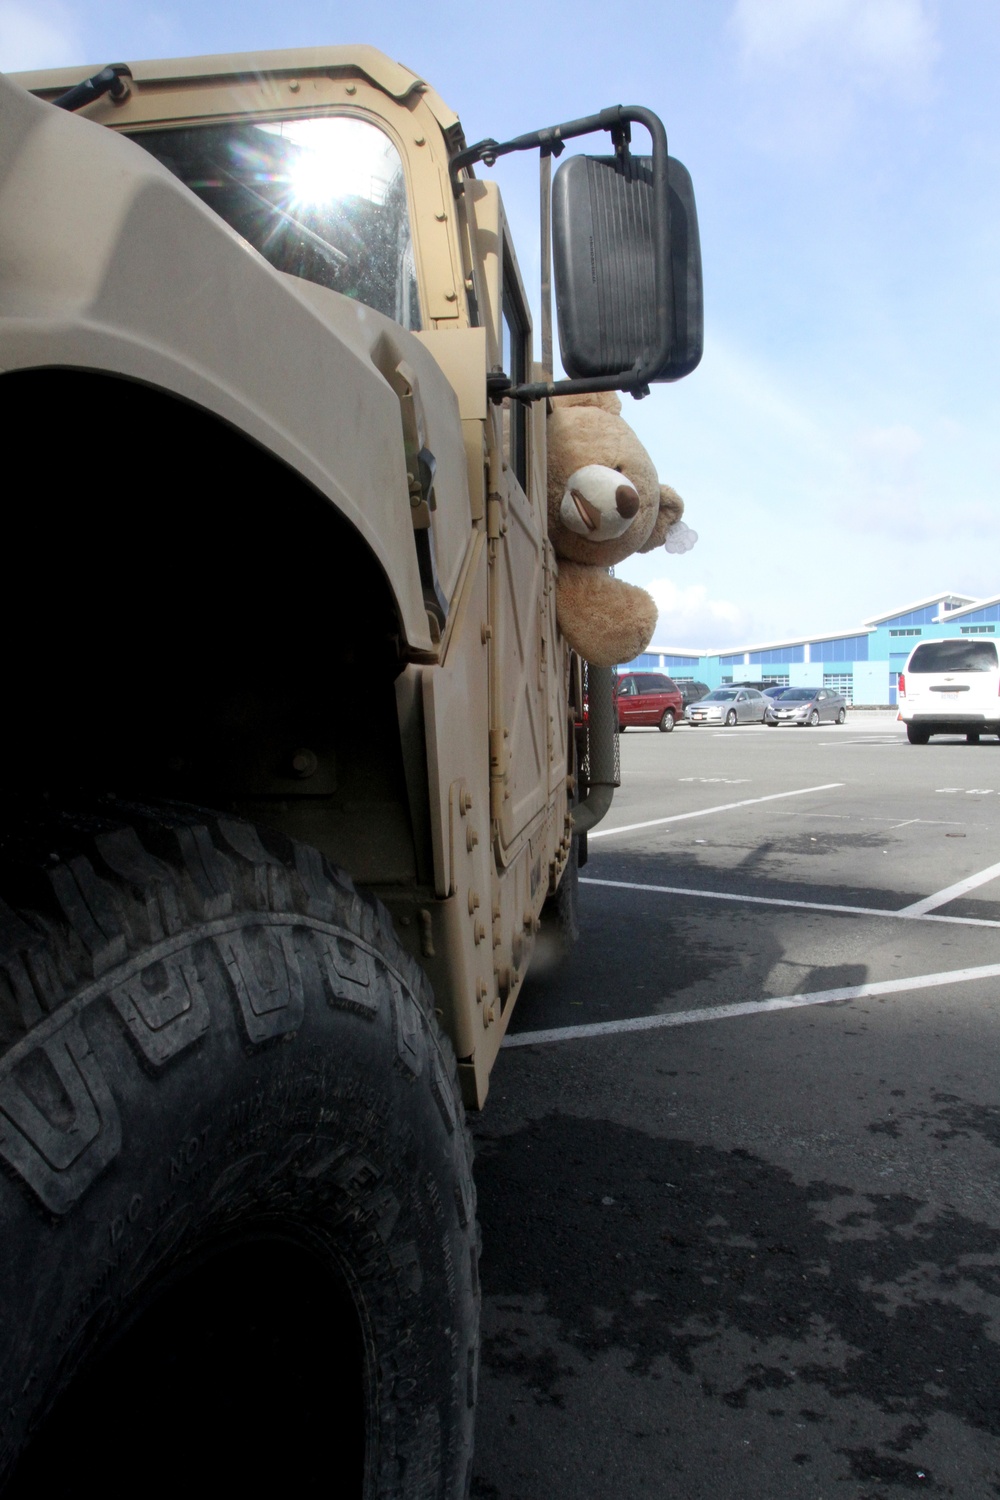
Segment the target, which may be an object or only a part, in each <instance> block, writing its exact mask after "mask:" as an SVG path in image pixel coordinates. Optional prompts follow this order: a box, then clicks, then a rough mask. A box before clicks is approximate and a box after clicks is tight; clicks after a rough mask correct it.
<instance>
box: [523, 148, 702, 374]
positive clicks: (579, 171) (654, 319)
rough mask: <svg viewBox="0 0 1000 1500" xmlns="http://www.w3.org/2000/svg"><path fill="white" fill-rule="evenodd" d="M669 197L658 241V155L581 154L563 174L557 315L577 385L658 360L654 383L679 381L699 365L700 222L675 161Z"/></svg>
mask: <svg viewBox="0 0 1000 1500" xmlns="http://www.w3.org/2000/svg"><path fill="white" fill-rule="evenodd" d="M666 196H667V213H668V220H667V224H666V226H660V228H661V233H660V234H659V235H658V234H657V233H656V229H657V225H656V207H655V199H654V192H653V161H652V158H651V157H648V156H630V157H626V158H625V159H624V160H623V159H622V157H621V155H618V156H574V157H571V158H570V159H569V160H568V161H565V162H564V163H563V165H562V166H561V167H560V168H559V170H558V172H556V174H555V178H554V180H553V184H552V237H553V262H554V266H553V269H554V271H555V291H556V315H557V318H558V323H559V348H560V352H561V354H562V362H563V367H564V368H565V370H566V373H567V375H568V376H569V377H570V378H571V379H593V378H595V377H600V376H610V375H619V374H622V375H623V374H625V373H626V372H628V371H629V370H633V369H636V368H641V367H642V366H646V367H647V368H648V367H649V364H650V361H651V360H655V361H656V363H655V366H654V368H653V369H651V370H650V373H649V374H648V375H647V377H646V378H647V380H680V379H681V378H682V376H684V375H689V374H690V373H691V371H692V370H693V369H694V368H695V366H696V365H697V364H698V361H699V360H700V359H701V354H702V347H703V339H704V334H703V329H704V317H703V303H702V280H701V245H700V242H699V239H698V215H697V211H696V209H695V202H694V188H693V186H692V183H691V177H690V174H689V172H688V170H687V168H686V167H684V166H683V165H682V164H681V163H680V162H679V161H677V160H676V159H675V158H674V157H670V158H669V159H668V164H667V195H666ZM664 227H665V228H666V233H663V228H664ZM657 242H659V247H662V249H660V250H659V254H661V255H662V261H661V263H660V265H659V285H660V286H661V287H662V288H663V289H664V293H665V297H666V302H667V308H666V311H667V316H668V320H669V326H670V335H669V339H668V340H667V341H666V347H665V348H664V345H663V343H662V342H661V325H660V321H659V316H658V308H657V295H656V294H657V270H658V266H657V261H658V258H659V257H658V243H657ZM664 353H665V356H666V357H665V358H662V356H663V355H664Z"/></svg>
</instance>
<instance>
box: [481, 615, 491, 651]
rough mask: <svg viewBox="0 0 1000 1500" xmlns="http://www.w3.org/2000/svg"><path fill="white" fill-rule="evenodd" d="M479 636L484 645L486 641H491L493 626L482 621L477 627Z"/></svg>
mask: <svg viewBox="0 0 1000 1500" xmlns="http://www.w3.org/2000/svg"><path fill="white" fill-rule="evenodd" d="M479 638H480V640H481V641H482V643H483V645H484V646H485V645H486V643H487V641H491V640H492V639H493V626H492V625H487V624H486V622H485V621H484V622H483V624H482V625H481V626H480V629H479Z"/></svg>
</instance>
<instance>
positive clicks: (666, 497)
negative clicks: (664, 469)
mask: <svg viewBox="0 0 1000 1500" xmlns="http://www.w3.org/2000/svg"><path fill="white" fill-rule="evenodd" d="M683 514H684V501H683V500H682V499H681V497H680V495H678V493H677V491H676V490H672V489H671V488H670V486H669V484H661V485H660V509H659V511H658V513H657V517H656V520H655V522H654V523H653V529H652V531H651V532H650V533H649V536H648V537H647V538H646V540H645V541H644V542H643V544H642V546H641V547H640V548H639V551H640V552H652V550H653V548H654V547H662V546H663V543H664V542H665V541H666V539H667V532H668V531H669V530H670V528H671V526H673V524H674V522H675V521H679V520H680V518H681V516H682V515H683Z"/></svg>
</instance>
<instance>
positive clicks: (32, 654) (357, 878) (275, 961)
mask: <svg viewBox="0 0 1000 1500" xmlns="http://www.w3.org/2000/svg"><path fill="white" fill-rule="evenodd" d="M89 71H90V73H91V75H92V76H91V78H90V79H89V80H88V78H87V72H88V70H85V69H66V70H61V71H57V72H54V73H50V74H47V75H22V77H21V79H20V80H19V81H11V80H8V79H4V78H0V400H2V403H3V405H2V409H3V413H4V421H5V430H6V433H7V434H8V442H7V451H6V457H7V474H8V483H7V487H6V490H5V507H4V525H5V528H6V535H5V541H6V543H7V546H6V552H5V555H6V557H7V559H8V586H7V587H6V588H5V589H4V590H3V591H0V630H2V634H3V639H4V640H5V642H6V643H7V651H6V654H5V677H4V690H5V691H4V705H5V710H6V713H5V733H4V735H3V736H2V737H0V848H2V850H3V855H4V858H3V867H4V880H5V883H4V884H3V886H2V887H0V1222H2V1224H3V1226H4V1230H5V1246H6V1258H5V1269H4V1270H3V1271H2V1272H0V1331H2V1336H0V1470H2V1471H3V1472H4V1473H6V1474H8V1475H9V1474H10V1473H11V1471H12V1467H13V1476H14V1477H13V1480H12V1484H13V1486H14V1488H13V1490H12V1491H11V1493H15V1494H16V1493H18V1492H20V1493H22V1494H27V1495H37V1494H40V1493H59V1492H60V1490H61V1488H62V1489H64V1490H66V1491H68V1492H73V1493H76V1492H79V1491H81V1490H83V1489H85V1488H86V1487H87V1483H88V1480H90V1482H91V1483H90V1487H94V1485H95V1483H96V1482H101V1483H103V1474H102V1476H101V1479H100V1481H98V1480H96V1479H94V1478H93V1477H92V1476H91V1475H90V1474H89V1473H88V1472H86V1467H85V1463H86V1460H87V1455H88V1454H90V1455H94V1456H95V1457H94V1462H95V1463H96V1464H97V1465H98V1466H99V1467H100V1465H101V1464H102V1463H104V1462H105V1461H106V1456H107V1454H108V1452H109V1451H111V1450H112V1449H113V1451H114V1456H115V1462H116V1463H117V1465H118V1466H119V1469H120V1471H121V1472H122V1473H128V1474H129V1475H130V1482H131V1475H132V1474H133V1472H135V1473H140V1471H141V1474H142V1476H143V1477H142V1479H141V1481H140V1482H142V1483H144V1484H146V1487H148V1484H147V1478H148V1472H149V1469H150V1462H151V1460H152V1462H153V1464H154V1465H155V1468H156V1471H157V1475H156V1477H157V1478H158V1479H159V1481H160V1484H161V1487H162V1488H163V1489H165V1490H169V1492H170V1493H171V1494H173V1493H175V1491H176V1490H177V1489H178V1488H179V1487H180V1486H181V1485H184V1484H187V1483H189V1482H190V1464H191V1462H192V1458H193V1456H194V1455H197V1459H198V1461H199V1462H206V1461H207V1463H208V1465H209V1468H208V1470H207V1471H206V1472H207V1474H208V1476H209V1477H211V1478H215V1479H219V1480H220V1481H223V1480H224V1482H225V1483H226V1485H227V1487H229V1488H232V1487H234V1485H235V1486H236V1487H239V1486H241V1485H242V1486H243V1487H244V1488H246V1489H247V1490H248V1491H257V1490H259V1489H262V1488H263V1487H264V1486H268V1487H270V1486H272V1485H273V1487H274V1488H278V1487H279V1486H281V1487H282V1488H283V1489H287V1488H288V1487H289V1485H290V1486H291V1487H292V1488H294V1489H295V1490H296V1492H297V1493H298V1492H301V1493H307V1492H309V1491H310V1488H311V1487H315V1488H319V1487H320V1486H322V1487H323V1488H324V1489H326V1488H329V1487H330V1484H331V1483H333V1485H334V1487H336V1488H338V1489H340V1490H342V1491H343V1492H344V1493H351V1494H357V1495H359V1496H364V1500H432V1497H433V1500H467V1496H468V1492H469V1486H470V1480H471V1452H472V1414H473V1405H474V1400H475V1381H476V1360H477V1343H476V1339H477V1324H478V1307H479V1293H478V1279H477V1255H478V1241H477V1229H476V1223H475V1211H474V1209H475V1196H474V1190H473V1186H472V1179H471V1173H470V1148H469V1138H468V1134H467V1131H466V1127H465V1122H464V1116H463V1101H464V1103H465V1104H469V1105H473V1106H480V1105H482V1103H483V1101H484V1100H485V1097H486V1092H487V1088H488V1081H489V1075H490V1070H491V1068H492V1066H493V1064H494V1062H495V1060H496V1058H497V1055H498V1051H499V1047H500V1043H501V1040H502V1037H503V1035H504V1032H505V1030H506V1028H507V1026H508V1024H509V1022H510V1017H511V1013H512V1010H513V1007H514V1003H515V1001H516V999H517V997H518V995H519V993H520V990H521V986H522V984H523V981H524V977H525V975H526V973H527V971H528V966H529V964H530V962H531V959H532V954H533V952H534V949H535V946H536V942H537V941H538V939H539V937H541V938H542V940H543V941H545V940H546V929H548V930H549V931H548V936H549V937H550V939H551V945H552V946H553V947H554V948H558V947H559V946H560V945H561V944H565V943H566V942H568V941H570V940H571V939H572V938H573V936H575V931H576V911H575V895H576V884H575V882H576V868H577V862H578V858H579V857H581V848H582V846H581V840H582V839H584V838H585V835H586V830H587V829H588V828H589V827H591V826H593V824H594V823H595V822H597V821H598V820H599V818H600V817H601V816H603V814H604V812H605V811H606V810H607V807H608V805H609V804H610V799H611V795H612V787H613V786H614V785H616V784H617V765H616V757H615V754H614V750H615V745H614V742H613V727H612V728H610V729H609V730H608V732H607V734H605V735H604V737H603V740H601V743H598V740H599V739H600V738H601V736H600V734H599V733H598V731H597V729H595V726H599V725H601V724H606V725H610V726H613V722H614V715H613V712H612V705H611V674H610V672H605V673H604V675H603V676H602V675H601V674H600V673H598V672H595V673H592V674H591V676H590V678H589V695H590V700H589V731H585V730H584V729H583V728H582V726H583V724H584V719H585V714H584V706H585V696H584V691H585V690H584V674H583V669H582V665H581V664H580V663H579V662H578V661H576V660H575V659H573V658H572V657H571V653H570V652H569V650H568V648H567V646H566V643H565V642H564V641H563V639H562V637H561V635H560V633H559V631H558V628H557V622H556V614H555V582H556V576H557V563H556V559H555V556H554V553H553V550H552V546H551V544H550V542H549V540H548V537H547V534H546V495H545V491H546V483H545V476H546V449H545V441H546V439H545V400H544V398H545V397H547V396H548V395H551V394H553V393H557V392H558V391H560V390H565V389H566V388H567V386H569V387H572V388H573V389H581V388H585V389H612V388H614V389H624V390H633V392H635V393H641V391H642V390H644V389H645V387H646V385H647V383H648V382H649V381H650V380H659V379H673V378H676V377H677V374H678V373H680V372H683V370H685V369H687V368H691V367H693V365H692V361H693V362H694V363H696V362H697V357H698V354H699V352H700V344H699V342H698V341H699V339H700V266H699V264H698V262H697V226H696V221H695V218H694V205H693V198H692V197H691V196H690V192H689V180H688V179H687V178H686V174H683V170H682V171H681V174H677V173H676V172H675V173H674V175H673V176H672V177H671V176H669V174H668V164H667V157H666V136H665V133H664V131H663V127H662V125H661V124H660V122H659V121H658V120H657V119H656V117H655V116H653V115H651V114H650V113H649V111H645V110H642V109H641V108H638V107H636V108H634V109H623V108H621V107H615V108H612V109H610V110H604V111H602V113H601V114H600V115H599V116H590V117H586V118H584V119H581V120H576V121H572V122H569V123H568V124H567V125H564V126H557V127H552V128H551V129H548V130H546V131H541V132H536V133H535V134H534V135H532V136H523V137H518V138H517V139H516V140H514V141H511V142H506V143H502V144H501V143H497V142H495V141H483V142H481V143H480V144H479V145H478V146H474V147H469V148H467V147H466V144H465V141H464V138H463V136H462V132H461V128H460V126H459V123H458V121H457V119H456V117H455V116H454V115H453V114H452V113H451V111H450V110H448V108H447V106H446V105H444V104H443V102H442V101H441V100H440V99H439V97H438V96H437V95H436V94H435V93H434V92H433V90H431V89H429V88H428V86H427V85H426V84H425V83H424V82H423V80H421V79H419V78H418V77H417V76H416V75H414V74H412V73H410V72H409V71H408V70H407V69H405V68H403V67H401V66H400V65H398V64H396V63H392V62H390V61H389V60H388V59H386V58H384V57H382V56H381V55H380V54H378V53H376V52H374V51H373V50H372V49H370V48H364V47H358V48H325V49H323V48H320V49H314V50H306V51H297V52H291V53H284V54H282V53H272V54H266V55H255V56H246V57H242V58H239V57H237V58H201V59H180V60H174V61H172V62H162V63H161V62H149V63H137V64H132V65H129V66H125V65H124V64H120V65H115V66H114V67H112V68H111V69H107V70H102V71H101V72H100V73H99V74H95V72H94V70H89ZM81 85H83V86H82V87H81ZM54 106H56V107H54ZM632 123H639V124H640V125H644V126H645V127H646V128H648V130H649V133H650V137H651V139H652V141H653V155H652V157H651V158H649V159H648V161H647V162H645V164H642V163H640V165H639V167H638V169H635V170H634V169H633V160H634V159H633V158H631V157H630V155H629V151H628V141H629V131H630V128H631V124H632ZM597 130H602V131H608V132H610V133H611V135H612V138H613V141H614V146H615V152H616V155H615V157H614V158H612V159H610V160H606V161H604V163H603V165H602V166H601V171H602V173H604V174H605V175H607V174H609V173H610V174H617V175H615V176H614V185H615V194H614V195H613V196H614V203H615V205H617V206H616V207H615V214H618V209H619V207H620V206H621V204H622V203H627V205H628V212H627V213H625V214H624V216H623V217H622V224H625V225H626V227H625V228H624V229H622V228H621V227H620V225H619V223H618V218H615V219H614V222H611V220H609V219H608V218H607V214H606V213H605V210H604V209H603V208H602V207H601V204H600V203H598V204H596V205H591V208H592V210H593V211H592V212H591V210H590V209H588V213H589V215H590V216H589V217H588V216H587V214H584V215H583V218H581V216H580V214H579V213H574V214H570V216H569V219H568V220H567V222H571V223H572V224H573V225H576V226H578V225H579V223H581V222H584V221H585V222H586V223H587V224H592V227H593V231H594V234H595V236H596V238H595V241H594V243H595V244H597V243H599V244H600V245H601V246H602V247H604V248H602V250H601V252H600V255H599V256H598V260H600V261H601V264H600V265H599V266H597V269H598V270H600V272H601V276H602V278H603V279H602V282H601V285H602V289H603V290H602V293H601V295H602V296H604V295H605V293H606V294H607V295H606V301H607V307H608V309H611V311H609V312H607V315H606V316H605V315H604V314H602V318H601V327H600V328H598V329H596V330H595V328H594V327H593V326H591V322H592V319H591V322H588V319H589V318H590V316H591V315H590V313H589V312H588V309H589V308H590V307H591V304H592V303H593V298H592V297H591V298H590V299H589V300H588V298H583V299H582V300H581V299H580V298H579V297H576V298H571V299H570V300H571V302H572V303H573V306H574V307H575V308H576V309H577V311H576V313H575V314H574V317H575V321H576V324H577V325H578V326H576V328H575V333H574V337H575V338H576V339H577V342H578V343H579V345H580V347H581V348H583V349H585V350H587V351H589V352H588V353H587V359H588V360H589V361H590V363H591V364H592V363H593V362H594V360H595V359H596V361H597V365H598V366H600V368H599V369H598V370H597V373H596V375H591V374H589V373H588V374H587V376H586V377H585V378H583V377H581V378H578V379H575V380H572V381H569V382H554V381H553V378H552V369H551V360H550V358H548V356H547V354H546V348H547V340H546V337H545V335H544V331H543V351H542V352H543V359H542V363H541V365H537V364H535V363H534V362H533V358H532V342H531V319H530V316H529V312H528V299H527V297H526V295H525V291H524V287H523V285H522V283H521V279H520V274H519V272H518V268H517V262H516V258H515V255H514V250H513V245H512V241H511V234H510V229H509V226H508V224H507V221H506V218H505V215H504V211H503V206H502V203H501V201H500V195H499V193H498V192H497V190H496V188H495V186H494V185H493V184H492V183H490V182H486V181H483V180H482V179H481V178H477V177H475V176H474V172H473V166H474V164H478V163H484V164H486V165H491V164H492V162H493V160H494V158H495V157H496V156H497V155H503V154H506V152H508V151H510V150H522V149H529V148H530V149H536V148H541V149H542V151H543V155H544V158H545V162H546V163H547V162H548V159H549V155H550V153H551V154H556V155H558V154H559V151H560V150H561V149H562V141H563V140H564V139H568V138H570V137H573V136H580V135H583V134H586V133H590V132H593V131H597ZM545 181H546V178H545V176H544V169H543V183H544V182H545ZM678 184H680V186H678ZM685 184H686V186H685ZM681 189H683V191H681ZM572 193H573V189H572V186H570V187H569V188H567V190H566V192H565V193H563V197H564V198H566V199H567V204H568V206H569V207H570V208H572V207H573V201H572ZM671 194H672V195H673V196H672V199H670V201H674V200H676V210H675V211H676V213H677V214H678V216H679V217H678V221H679V222H680V221H681V220H683V226H684V232H683V234H680V235H678V236H677V237H676V242H675V243H673V244H672V243H671V238H670V233H669V222H668V219H669V215H668V198H669V197H670V195H671ZM567 195H568V196H567ZM560 201H562V200H560ZM609 201H610V200H609ZM576 207H577V209H579V208H580V207H581V203H580V202H579V201H577V203H576ZM602 215H603V217H602ZM546 222H547V219H546V217H545V215H544V214H543V223H546ZM586 232H587V234H589V233H590V230H589V229H588V230H587V231H586ZM576 233H577V230H576V229H574V234H576ZM630 236H635V237H636V238H635V243H632V241H631V239H630ZM545 241H546V250H545V255H546V256H547V244H548V234H547V233H546V236H545ZM619 251H621V252H622V253H621V254H619ZM602 257H603V259H602ZM671 257H672V258H671ZM579 260H580V257H579V256H577V257H574V256H569V257H568V258H567V257H565V256H564V257H563V258H562V261H560V260H559V259H558V258H557V272H558V271H559V267H560V265H562V264H563V263H564V262H565V265H566V266H568V267H569V271H567V272H565V273H562V272H560V274H568V275H572V274H575V273H574V271H573V266H574V265H575V264H576V263H577V261H579ZM583 260H584V261H585V267H584V272H585V276H586V277H587V278H589V277H590V276H591V257H588V256H584V258H583ZM546 264H547V261H546ZM636 268H639V269H636ZM650 268H652V270H650ZM543 274H547V273H544V272H543ZM650 275H652V281H650ZM623 278H624V279H623ZM630 278H631V279H630ZM633 281H634V282H635V284H634V285H633V284H632V282H633ZM626 283H627V284H626ZM616 310H617V311H616ZM619 313H620V316H621V327H618V326H617V324H616V318H617V317H618V315H619ZM636 330H638V332H636ZM595 333H596V334H597V335H599V337H597V338H596V341H595V338H594V335H595ZM605 334H606V335H607V336H608V337H607V339H605V337H604V336H605ZM630 339H631V340H632V343H630V342H629V341H630ZM636 340H638V344H636V346H635V347H633V346H632V345H633V344H635V342H636ZM595 349H596V351H597V352H596V354H595V353H594V350H595ZM608 350H611V351H612V353H610V354H609V353H608V352H607V351H608ZM602 361H603V363H602ZM622 361H624V362H625V364H626V366H627V368H624V369H623V368H620V365H621V363H622ZM569 367H570V362H569V361H567V368H569ZM588 369H589V366H588ZM605 700H606V701H605ZM588 732H589V735H590V744H589V748H588V751H587V754H586V757H584V756H583V753H582V752H583V745H582V742H581V739H585V738H586V734H587V733H588ZM578 742H581V743H580V751H581V753H580V755H579V756H578V753H577V750H578ZM362 890H365V891H366V892H367V893H366V894H361V891H362ZM432 987H433V998H432ZM293 1431H294V1433H295V1434H296V1442H295V1452H294V1454H293V1453H292V1451H291V1445H290V1442H289V1441H288V1434H289V1433H291V1432H293ZM206 1454H207V1455H209V1457H208V1458H207V1460H205V1459H204V1458H203V1455H206ZM241 1454H243V1455H245V1458H241V1457H240V1455H241ZM293 1460H294V1467H292V1465H293ZM241 1463H242V1464H243V1467H242V1469H241V1468H240V1467H239V1465H240V1464H241ZM4 1465H6V1469H4V1468H3V1466H4ZM0 1482H2V1480H0Z"/></svg>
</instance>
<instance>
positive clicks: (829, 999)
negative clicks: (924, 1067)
mask: <svg viewBox="0 0 1000 1500" xmlns="http://www.w3.org/2000/svg"><path fill="white" fill-rule="evenodd" d="M998 975H1000V964H984V965H983V966H982V967H981V968H978V969H947V970H945V971H944V972H943V973H940V974H916V975H914V977H913V978H912V979H884V980H879V981H877V982H876V983H874V984H851V985H845V986H844V987H843V988H842V989H837V990H813V991H812V993H811V994H807V995H783V996H781V997H780V998H779V999H775V1000H744V1001H740V1002H738V1003H737V1004H735V1005H708V1006H705V1008H704V1009H703V1010H675V1011H667V1012H666V1013H665V1014H663V1015H659V1016H631V1017H629V1018H627V1019H625V1020H621V1021H595V1022H592V1023H591V1024H590V1025H589V1026H588V1025H584V1026H554V1027H552V1028H551V1029H550V1030H548V1031H518V1032H515V1033H514V1034H513V1035H510V1034H508V1035H507V1036H505V1037H504V1039H503V1042H502V1043H501V1046H504V1047H535V1046H538V1045H539V1044H540V1043H542V1042H574V1041H582V1040H584V1039H586V1038H588V1037H599V1036H616V1035H618V1034H620V1033H622V1032H628V1031H658V1030H660V1028H661V1027H664V1026H694V1025H697V1024H698V1022H700V1021H728V1020H730V1019H731V1018H732V1017H735V1016H753V1015H756V1014H757V1013H758V1012H759V1011H768V1010H797V1009H799V1008H800V1007H802V1006H806V1005H833V1004H834V1003H835V1002H836V1001H838V1000H864V999H865V998H866V997H867V996H869V995H903V994H907V993H908V992H909V991H912V990H927V989H934V988H936V987H938V986H939V985H945V984H968V983H969V981H970V980H975V979H996V978H997V976H998Z"/></svg>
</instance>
